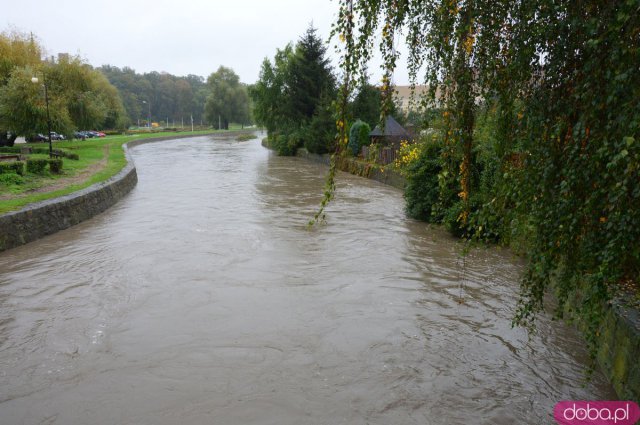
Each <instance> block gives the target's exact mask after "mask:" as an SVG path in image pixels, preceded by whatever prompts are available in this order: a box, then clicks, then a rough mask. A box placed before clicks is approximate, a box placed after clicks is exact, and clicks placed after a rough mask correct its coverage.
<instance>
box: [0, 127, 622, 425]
mask: <svg viewBox="0 0 640 425" xmlns="http://www.w3.org/2000/svg"><path fill="white" fill-rule="evenodd" d="M131 152H132V156H133V158H134V161H135V164H136V167H137V170H138V178H139V183H138V185H137V186H136V187H135V188H134V190H133V191H132V192H131V194H129V195H128V196H127V197H125V198H124V199H123V200H121V201H120V202H119V203H118V204H116V205H115V206H114V207H112V208H111V209H109V210H108V211H107V212H105V213H103V214H101V215H99V216H97V217H95V218H93V219H91V220H89V221H86V222H84V223H82V224H80V225H78V226H75V227H73V228H71V229H68V230H65V231H62V232H59V233H57V234H55V235H52V236H49V237H46V238H44V239H41V240H39V241H36V242H33V243H30V244H28V245H25V246H22V247H19V248H16V249H12V250H9V251H6V252H4V253H0V424H3V425H4V424H6V425H18V424H29V425H31V424H63V425H76V424H77V425H93V424H95V425H103V424H104V425H107V424H109V425H110V424H131V425H134V424H135V425H142V424H144V425H164V424H166V425H173V424H180V425H192V424H193V425H196V424H216V425H217V424H238V425H245V424H274V425H287V424H291V425H302V424H317V425H338V424H362V425H364V424H381V425H382V424H388V425H402V424H420V425H430V424H435V425H439V424H454V425H455V424H505V425H506V424H516V423H517V424H536V425H537V424H553V423H554V421H553V416H552V413H553V406H554V405H555V403H557V402H558V401H560V400H590V399H601V400H602V399H605V400H606V399H615V394H614V393H613V391H612V389H611V387H610V386H609V384H608V383H607V382H606V380H605V379H604V378H603V377H602V375H601V374H600V373H599V372H596V373H595V374H594V376H593V378H592V380H591V381H589V382H585V375H584V371H585V368H586V365H587V363H588V357H587V354H586V350H585V349H584V347H583V345H584V344H583V342H582V340H581V338H580V337H579V335H578V334H577V332H576V331H575V330H574V329H572V328H570V327H568V326H566V325H565V324H563V323H561V322H557V321H552V320H551V319H550V317H548V316H543V317H541V318H540V320H539V321H538V332H537V333H536V334H535V335H532V336H530V335H528V334H527V333H526V332H525V331H524V330H523V329H520V328H512V327H511V319H512V316H513V313H514V308H515V303H516V298H517V293H518V279H519V275H520V273H521V272H522V267H523V266H522V263H521V261H520V260H519V259H517V258H515V257H514V256H513V255H511V254H510V253H509V252H508V251H506V250H501V249H498V248H488V249H476V250H473V251H472V252H471V253H469V254H468V255H467V256H466V257H464V258H463V257H462V256H461V255H460V251H461V247H460V245H459V243H457V242H456V240H454V239H452V238H451V237H449V236H448V235H447V234H446V233H445V232H444V231H443V230H441V229H439V228H432V227H429V226H428V225H427V224H425V223H421V222H417V221H413V220H410V219H407V218H406V216H405V214H404V211H403V207H404V202H403V199H402V193H401V192H400V191H398V190H396V189H393V188H390V187H387V186H384V185H382V184H379V183H377V182H373V181H369V180H367V179H363V178H359V177H354V176H351V175H348V174H340V175H339V176H338V183H337V187H338V189H337V194H336V198H335V200H334V201H333V202H332V203H331V204H330V206H329V208H328V211H327V223H326V224H323V225H320V226H317V227H315V228H313V229H311V230H309V229H307V227H306V223H307V221H308V220H309V218H310V217H311V216H312V215H313V213H314V212H315V210H316V208H317V207H318V205H319V202H320V200H321V196H322V191H323V186H324V175H325V173H326V167H325V166H321V165H316V164H312V163H310V162H307V161H305V160H302V159H298V158H283V157H277V156H276V155H275V154H273V153H272V152H270V151H268V150H267V149H265V148H263V147H262V146H260V143H259V141H258V140H257V139H255V140H253V141H249V142H237V141H235V140H234V139H233V138H232V137H226V138H225V137H221V136H203V137H195V138H192V139H180V140H174V141H166V142H159V143H150V144H145V145H141V146H138V147H136V148H134V149H132V151H131Z"/></svg>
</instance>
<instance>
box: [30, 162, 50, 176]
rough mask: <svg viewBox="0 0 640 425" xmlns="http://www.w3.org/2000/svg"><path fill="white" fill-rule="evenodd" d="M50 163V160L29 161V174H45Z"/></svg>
mask: <svg viewBox="0 0 640 425" xmlns="http://www.w3.org/2000/svg"><path fill="white" fill-rule="evenodd" d="M48 163H49V160H48V159H27V172H28V173H33V174H44V171H45V169H46V167H47V164H48Z"/></svg>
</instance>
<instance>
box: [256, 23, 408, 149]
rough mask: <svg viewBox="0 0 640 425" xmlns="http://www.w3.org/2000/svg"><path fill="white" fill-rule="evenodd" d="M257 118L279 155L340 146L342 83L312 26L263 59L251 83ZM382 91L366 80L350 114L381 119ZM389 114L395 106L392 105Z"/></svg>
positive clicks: (373, 122)
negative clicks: (337, 124)
mask: <svg viewBox="0 0 640 425" xmlns="http://www.w3.org/2000/svg"><path fill="white" fill-rule="evenodd" d="M249 95H250V97H251V99H252V101H253V115H254V119H255V121H256V122H257V123H258V124H260V125H262V126H264V127H265V128H266V129H267V132H268V138H269V141H270V143H271V144H272V146H273V147H274V148H275V149H276V150H277V152H278V153H279V154H281V155H293V154H295V152H296V150H297V148H299V147H305V148H306V149H307V150H308V151H309V152H312V153H320V154H322V153H327V152H333V151H334V150H335V149H336V144H335V140H336V137H335V136H336V130H335V106H336V105H335V103H336V98H337V96H338V81H337V77H336V75H335V72H334V70H333V68H332V67H331V64H330V60H329V58H328V57H327V48H326V45H325V42H324V41H323V40H321V39H320V37H318V35H317V30H316V29H315V28H314V27H313V26H312V25H311V26H309V28H308V29H307V31H306V32H305V33H304V34H303V35H302V36H301V37H300V39H299V40H298V42H297V43H295V44H293V43H289V44H287V45H286V46H284V47H283V48H282V49H278V50H277V51H276V54H275V56H274V57H273V59H269V58H265V59H264V61H263V62H262V65H261V68H260V75H259V79H258V81H257V82H256V83H255V84H253V85H252V86H250V87H249ZM381 101H382V92H381V90H380V88H378V87H376V86H374V85H372V84H370V83H369V82H368V81H367V80H363V81H362V82H361V84H360V85H359V86H358V88H357V90H356V91H355V92H354V93H353V96H352V97H351V98H350V99H349V102H348V115H349V117H350V120H351V121H352V120H353V119H354V118H357V119H361V120H363V121H364V122H366V123H368V124H369V126H370V127H371V128H373V127H375V126H376V125H377V124H378V123H379V122H380V116H381V105H382V102H381ZM390 108H391V109H389V111H388V113H393V114H395V113H396V112H397V108H396V106H395V104H393V103H392V104H391V105H390Z"/></svg>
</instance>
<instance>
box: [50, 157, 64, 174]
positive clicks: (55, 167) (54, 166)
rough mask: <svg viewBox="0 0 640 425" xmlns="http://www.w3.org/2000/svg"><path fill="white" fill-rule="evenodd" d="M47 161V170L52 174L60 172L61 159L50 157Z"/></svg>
mask: <svg viewBox="0 0 640 425" xmlns="http://www.w3.org/2000/svg"><path fill="white" fill-rule="evenodd" d="M48 162H49V170H50V171H51V172H52V173H53V174H60V173H62V160H61V159H59V158H51V159H49V160H48Z"/></svg>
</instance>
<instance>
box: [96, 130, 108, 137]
mask: <svg viewBox="0 0 640 425" xmlns="http://www.w3.org/2000/svg"><path fill="white" fill-rule="evenodd" d="M96 133H98V137H107V135H106V134H104V133H103V132H102V131H96Z"/></svg>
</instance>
